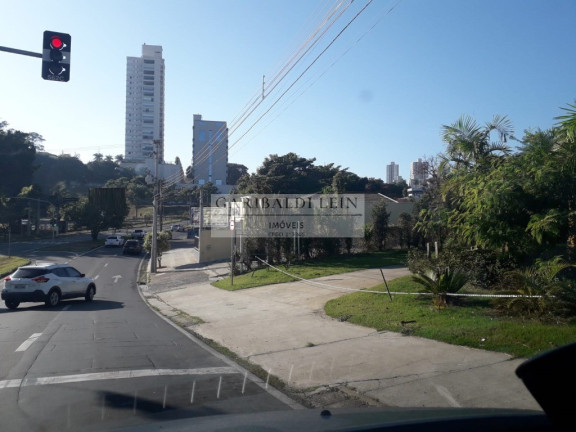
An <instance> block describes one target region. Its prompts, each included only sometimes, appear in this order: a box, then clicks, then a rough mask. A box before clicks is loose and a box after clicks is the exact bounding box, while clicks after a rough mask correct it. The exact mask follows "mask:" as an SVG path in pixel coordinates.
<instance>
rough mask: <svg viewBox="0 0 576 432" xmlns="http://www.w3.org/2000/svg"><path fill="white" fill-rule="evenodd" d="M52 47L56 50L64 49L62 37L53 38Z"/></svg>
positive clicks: (51, 40)
mask: <svg viewBox="0 0 576 432" xmlns="http://www.w3.org/2000/svg"><path fill="white" fill-rule="evenodd" d="M50 45H51V46H52V48H55V49H62V48H64V42H62V39H60V36H52V38H51V39H50Z"/></svg>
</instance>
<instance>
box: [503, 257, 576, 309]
mask: <svg viewBox="0 0 576 432" xmlns="http://www.w3.org/2000/svg"><path fill="white" fill-rule="evenodd" d="M570 267H573V266H571V265H569V264H567V263H565V262H563V261H562V259H561V258H560V257H555V258H553V259H551V260H546V261H542V260H537V261H536V262H535V263H534V264H533V265H531V266H530V267H527V268H525V269H518V270H514V271H511V272H509V273H508V274H507V275H506V277H505V278H504V280H503V282H502V284H501V288H502V289H503V290H504V291H505V292H507V293H511V294H514V295H518V296H519V297H512V298H501V299H498V300H496V301H495V304H496V307H497V308H498V309H500V310H501V311H504V312H506V313H508V314H511V315H515V316H523V317H527V318H528V317H533V318H538V319H541V320H543V319H548V318H554V317H560V316H566V315H573V314H574V313H575V312H576V287H575V286H574V282H573V281H570V280H566V279H562V278H561V277H559V274H560V273H561V272H562V271H563V270H565V269H567V268H570Z"/></svg>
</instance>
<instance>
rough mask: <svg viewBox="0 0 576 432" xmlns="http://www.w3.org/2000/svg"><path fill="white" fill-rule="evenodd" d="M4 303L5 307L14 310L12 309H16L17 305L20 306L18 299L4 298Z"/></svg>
mask: <svg viewBox="0 0 576 432" xmlns="http://www.w3.org/2000/svg"><path fill="white" fill-rule="evenodd" d="M4 304H5V305H6V307H7V308H8V309H12V310H14V309H16V308H17V307H18V306H20V302H19V301H11V300H6V301H5V302H4Z"/></svg>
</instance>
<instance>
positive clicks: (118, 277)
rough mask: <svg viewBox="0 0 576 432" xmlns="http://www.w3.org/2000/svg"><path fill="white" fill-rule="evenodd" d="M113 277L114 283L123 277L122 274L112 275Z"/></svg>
mask: <svg viewBox="0 0 576 432" xmlns="http://www.w3.org/2000/svg"><path fill="white" fill-rule="evenodd" d="M112 279H114V283H118V279H122V275H116V276H112Z"/></svg>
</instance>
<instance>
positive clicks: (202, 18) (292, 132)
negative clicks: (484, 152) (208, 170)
mask: <svg viewBox="0 0 576 432" xmlns="http://www.w3.org/2000/svg"><path fill="white" fill-rule="evenodd" d="M338 3H340V2H339V1H334V0H290V1H287V0H284V1H280V0H242V1H241V0H210V1H208V0H203V1H196V0H181V1H176V0H165V1H163V2H158V1H155V2H151V1H147V0H138V1H135V0H130V1H125V0H114V1H109V0H101V1H98V2H86V1H77V2H72V1H69V2H64V3H58V4H55V3H54V2H46V1H36V0H34V1H28V0H22V1H12V0H8V2H7V3H6V2H5V3H4V4H3V10H2V14H1V16H0V45H2V46H7V47H12V48H19V49H23V50H28V51H36V52H40V50H41V43H42V33H43V31H44V30H54V31H61V32H65V33H70V34H71V35H72V56H71V57H72V66H71V80H70V82H68V83H53V82H48V81H44V80H42V79H41V77H40V70H41V64H40V59H37V58H32V57H25V56H20V55H15V54H9V53H4V52H0V70H2V74H1V75H0V76H1V79H0V120H4V121H7V122H8V123H9V125H10V127H12V128H14V129H19V130H23V131H27V132H32V131H33V132H37V133H39V134H41V135H43V136H44V138H45V139H46V141H45V143H44V144H45V148H46V150H47V151H50V152H52V153H56V154H60V153H69V154H78V155H79V156H80V157H81V159H82V160H83V161H84V162H87V161H89V160H90V159H92V155H93V154H94V153H97V152H100V153H103V154H104V155H107V154H110V155H113V156H114V155H117V154H122V153H123V152H124V114H125V79H126V77H125V74H126V72H125V71H126V57H127V56H139V55H140V54H141V47H142V44H143V43H147V44H152V45H162V46H163V49H164V58H165V62H166V99H165V116H166V120H165V155H166V160H167V161H173V160H174V159H175V158H176V156H178V157H180V159H181V160H182V163H183V164H184V166H187V165H189V164H190V159H191V153H192V151H191V148H192V120H193V115H194V114H202V116H203V117H204V118H205V119H207V120H221V121H227V122H228V125H229V128H230V145H231V148H230V153H229V161H230V162H235V163H241V164H244V165H246V166H248V168H249V169H250V171H253V170H255V169H256V168H257V167H258V166H259V165H260V164H261V163H262V161H263V159H264V158H265V157H266V156H268V155H269V154H285V153H288V152H295V153H297V154H299V155H301V156H304V157H308V158H313V157H315V158H316V159H317V163H318V164H326V163H330V162H333V163H334V164H336V165H340V166H342V167H343V168H345V167H348V168H349V170H350V171H352V172H355V173H357V174H359V175H361V176H368V177H380V178H385V167H386V165H387V164H388V163H390V162H391V161H395V162H396V163H398V164H400V174H401V175H402V176H403V177H405V178H407V177H408V174H409V164H410V162H412V161H414V160H416V159H418V158H419V157H420V158H424V157H430V156H434V155H436V154H437V153H439V152H441V151H443V149H444V145H443V143H442V141H441V139H440V130H441V127H442V125H443V124H450V123H452V122H454V121H456V120H457V119H458V117H459V116H460V115H462V114H469V115H471V116H473V117H474V118H475V119H476V120H477V121H478V122H480V123H484V122H486V121H488V120H490V119H491V118H492V116H493V115H495V114H502V115H507V116H508V117H509V118H510V119H511V120H512V122H513V124H514V127H515V130H516V135H517V136H518V137H521V136H522V133H523V131H524V130H525V129H535V128H538V127H539V128H542V129H545V128H548V127H551V126H552V125H553V124H554V123H555V120H554V117H556V116H557V115H560V114H561V113H562V112H561V109H560V107H564V106H566V105H567V104H568V103H574V100H575V98H576V89H575V85H574V84H575V82H576V79H575V77H576V56H575V55H574V47H575V46H576V30H575V27H574V19H575V18H576V2H575V1H573V0H498V1H496V0H469V1H465V0H436V1H433V0H401V1H398V0H374V1H373V2H372V3H371V4H370V5H369V6H368V7H367V8H366V10H365V11H364V12H363V13H361V14H360V15H359V17H358V18H357V19H356V20H355V21H353V22H352V23H351V24H350V25H349V27H348V28H346V30H344V31H343V32H342V34H341V36H339V37H338V38H337V39H336V41H335V42H334V43H333V45H332V46H331V47H330V48H329V49H328V50H327V51H326V52H325V53H324V54H323V55H321V56H320V57H319V59H318V60H317V61H316V62H315V63H314V64H313V65H312V66H310V65H311V63H312V62H313V61H314V58H315V57H316V56H317V55H318V54H319V53H320V51H321V50H323V49H324V48H326V46H327V45H328V44H329V43H330V41H331V40H332V39H333V38H334V37H335V36H336V34H337V33H338V32H340V31H341V30H342V29H343V28H344V27H345V26H346V24H347V23H348V22H349V21H350V20H352V18H353V17H354V16H355V15H356V14H357V13H358V12H359V11H360V9H362V7H364V5H366V4H367V3H368V0H355V1H354V2H353V3H352V4H351V5H350V7H349V8H348V9H347V10H346V11H345V13H343V15H342V16H341V17H340V18H339V19H338V20H337V21H336V22H335V24H334V25H333V26H332V28H331V29H330V30H329V31H328V32H327V33H326V34H325V36H324V37H323V38H321V39H320V41H319V42H318V45H317V46H316V48H315V49H313V50H312V51H311V52H310V53H309V54H308V55H307V56H306V57H304V58H303V59H302V61H301V63H299V65H297V66H296V67H295V68H294V69H293V70H292V72H291V73H290V74H288V75H287V76H286V77H285V79H284V80H283V81H282V82H281V83H280V84H279V85H278V87H277V88H276V89H275V91H270V92H269V94H267V95H266V97H265V99H264V100H263V101H262V104H261V105H260V107H259V108H258V109H257V110H256V111H255V112H254V113H253V114H252V115H251V116H250V117H249V118H248V119H247V120H246V121H245V122H244V123H243V124H241V125H239V124H238V123H237V122H234V120H235V119H237V118H238V117H239V116H240V115H241V114H242V113H243V112H244V110H245V106H246V104H247V103H248V102H249V101H251V100H253V98H254V97H256V96H257V95H259V94H260V93H261V87H262V76H263V75H265V76H266V82H267V84H270V81H271V80H272V77H274V76H275V75H276V74H278V72H280V71H281V70H282V67H283V65H285V64H286V63H287V61H288V60H289V59H290V58H291V57H292V56H293V55H294V54H295V53H296V51H297V50H298V48H299V47H300V46H301V45H302V44H303V43H304V42H305V41H306V40H307V39H308V38H309V37H310V36H311V35H312V33H313V31H314V30H315V29H316V28H317V27H318V25H319V23H320V21H321V18H322V17H324V16H325V15H326V13H327V12H328V11H329V10H330V9H331V8H333V7H334V6H335V5H337V4H338ZM342 3H343V5H342V6H341V8H343V7H344V6H345V5H346V4H347V3H349V2H348V1H342ZM391 8H393V10H392V11H390V9H391ZM309 66H310V68H309V70H308V72H306V73H305V74H304V75H303V76H302V78H301V79H300V80H299V81H297V82H296V83H295V84H294V85H293V87H292V89H291V90H289V91H287V93H286V95H285V96H284V97H283V98H281V99H278V98H279V96H280V94H281V93H283V92H284V91H286V90H287V89H288V87H289V86H290V85H292V84H293V83H294V82H295V80H296V79H297V77H298V76H299V75H300V74H301V73H302V72H303V71H304V70H305V68H307V67H309ZM276 101H277V102H276ZM274 103H276V105H275V106H274V107H273V108H271V106H272V105H273V104H274ZM268 109H270V111H269V112H268V113H267V114H264V113H265V112H266V111H267V110H268ZM260 116H262V119H261V120H258V118H259V117H260ZM233 126H234V127H233ZM248 129H250V130H248Z"/></svg>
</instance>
